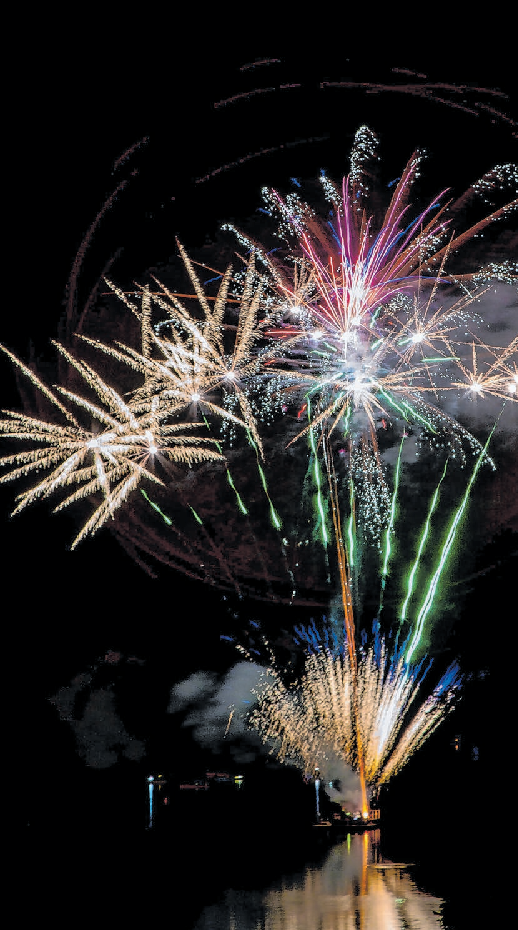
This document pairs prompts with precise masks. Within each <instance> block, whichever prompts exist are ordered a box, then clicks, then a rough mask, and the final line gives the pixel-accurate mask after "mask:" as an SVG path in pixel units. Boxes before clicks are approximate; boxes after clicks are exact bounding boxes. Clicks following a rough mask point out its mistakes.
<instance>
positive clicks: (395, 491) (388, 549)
mask: <svg viewBox="0 0 518 930" xmlns="http://www.w3.org/2000/svg"><path fill="white" fill-rule="evenodd" d="M405 438H406V436H405V434H403V438H402V440H401V444H400V446H399V452H398V457H397V461H396V470H395V475H394V489H393V492H392V501H391V505H390V515H389V520H388V523H387V529H386V531H385V555H384V558H383V567H382V569H381V590H380V604H379V609H378V616H379V614H381V611H382V609H383V594H384V591H385V583H386V579H387V575H388V564H389V559H390V554H391V551H392V545H391V537H392V534H393V532H394V521H395V518H396V500H397V494H398V490H399V475H400V471H401V455H402V452H403V443H404V441H405Z"/></svg>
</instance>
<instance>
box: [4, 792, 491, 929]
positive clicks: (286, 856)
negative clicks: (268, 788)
mask: <svg viewBox="0 0 518 930" xmlns="http://www.w3.org/2000/svg"><path fill="white" fill-rule="evenodd" d="M65 787H66V785H65V784H64V783H63V784H62V785H61V788H62V789H63V790H64V788H65ZM76 788H77V786H76V785H72V786H71V788H70V790H69V792H68V793H67V795H66V801H65V800H63V803H61V804H58V805H56V806H49V805H48V804H45V805H44V809H45V810H46V812H47V814H46V816H45V819H44V820H36V821H35V822H34V823H31V825H30V826H28V827H27V829H26V836H27V842H26V851H25V854H24V857H23V859H22V860H21V862H23V874H24V876H25V878H26V880H27V882H28V883H29V884H28V888H30V894H29V893H28V894H27V896H26V898H25V899H24V900H23V901H22V902H21V905H22V911H23V909H24V908H28V910H27V913H26V916H27V917H28V916H29V914H30V915H31V919H33V918H34V917H38V919H39V918H42V917H44V916H45V915H47V916H48V915H52V920H53V926H54V927H55V928H56V927H61V926H63V927H65V926H67V927H68V926H70V924H71V923H75V922H77V920H78V919H79V918H80V917H81V918H82V919H85V920H86V919H88V920H89V921H90V922H91V921H94V922H96V923H97V924H98V925H108V923H109V925H110V926H120V925H121V924H122V923H127V922H128V921H129V922H130V924H129V925H146V926H147V925H149V924H150V923H153V924H157V923H159V924H160V925H161V926H168V927H171V928H174V930H438V928H441V930H478V928H479V927H480V928H484V930H486V928H490V930H493V928H495V930H499V928H500V927H502V926H506V924H505V922H504V923H503V924H502V923H501V922H499V920H498V919H497V918H496V916H495V914H496V903H495V902H497V901H498V896H499V891H498V888H499V883H498V882H497V881H496V880H495V877H494V875H492V868H491V866H492V864H493V863H495V862H497V861H498V859H497V857H498V851H499V844H498V842H497V841H496V834H495V829H494V827H493V828H489V829H488V828H487V827H484V828H482V827H479V826H477V824H476V823H474V822H473V820H472V819H470V818H467V819H466V820H465V822H464V823H461V822H460V821H457V820H455V821H450V822H447V820H446V819H445V818H444V817H439V816H438V817H436V818H435V819H434V818H432V817H430V818H429V819H428V820H426V821H424V822H423V820H422V816H423V814H421V819H420V817H418V816H415V817H413V818H412V817H409V818H406V820H405V821H404V822H398V821H397V820H396V821H393V822H392V823H390V822H386V823H384V824H382V826H381V828H380V829H376V830H368V831H365V832H363V833H350V834H345V835H343V836H341V837H339V838H336V837H335V838H334V839H333V838H330V837H326V836H324V831H322V832H321V833H319V832H318V830H319V828H316V831H315V830H314V831H313V836H312V837H311V836H310V835H309V834H308V832H307V828H306V827H305V828H304V830H301V833H300V839H299V837H298V836H297V835H296V834H295V832H294V831H295V829H296V821H294V820H293V821H292V820H291V819H290V820H289V821H285V820H284V819H283V809H282V807H279V808H275V807H273V808H272V807H271V806H267V807H264V808H260V809H259V808H257V807H256V806H255V805H253V806H251V805H250V804H248V803H247V806H246V807H245V808H243V811H241V810H240V808H239V806H234V807H232V806H230V808H229V806H228V805H219V804H218V805H216V806H215V807H214V808H211V809H210V816H209V809H208V808H207V811H206V814H205V813H204V812H203V809H202V805H203V802H204V798H203V796H202V797H194V798H192V799H191V803H190V804H189V803H187V799H182V804H181V805H180V806H173V805H172V804H167V805H165V804H164V801H165V798H161V796H160V792H157V795H156V797H155V799H154V800H155V802H156V803H155V806H154V810H153V823H152V826H151V829H149V806H148V799H147V798H146V794H145V788H143V787H141V788H139V790H138V793H137V794H135V793H134V792H131V793H129V794H127V795H126V794H122V795H121V794H119V793H118V792H117V791H115V790H112V791H110V793H109V795H108V794H102V795H99V796H98V797H96V799H95V804H94V803H93V800H92V803H91V804H88V805H87V800H88V798H87V795H86V794H85V793H83V794H81V793H78V792H77V790H76ZM72 789H73V790H72ZM166 790H167V789H164V792H165V791H166ZM208 794H209V795H210V792H209V793H208ZM245 797H246V796H245ZM137 798H140V800H139V802H138V803H136V800H137ZM208 799H209V798H208V797H207V800H208ZM42 800H44V799H43V798H42ZM229 810H230V811H231V814H232V815H231V816H229ZM196 811H198V812H199V813H200V816H198V817H195V816H194V814H195V813H196ZM245 813H246V816H244V815H245ZM100 814H102V816H100ZM279 815H280V816H279ZM308 837H309V839H308ZM64 890H66V894H65V893H64ZM99 921H100V922H101V923H99Z"/></svg>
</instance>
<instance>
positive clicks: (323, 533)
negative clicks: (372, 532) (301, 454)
mask: <svg viewBox="0 0 518 930" xmlns="http://www.w3.org/2000/svg"><path fill="white" fill-rule="evenodd" d="M308 414H309V404H308ZM309 442H310V446H311V451H312V453H313V460H314V468H313V475H314V478H315V484H316V486H317V510H318V514H319V519H320V533H321V536H322V542H323V544H324V546H325V547H326V548H327V543H328V535H327V529H326V516H325V511H324V504H323V501H322V484H321V477H320V466H319V464H318V453H317V448H316V445H315V436H314V431H313V429H310V431H309Z"/></svg>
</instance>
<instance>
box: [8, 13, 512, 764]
mask: <svg viewBox="0 0 518 930" xmlns="http://www.w3.org/2000/svg"><path fill="white" fill-rule="evenodd" d="M33 41H34V46H33V54H30V53H29V50H26V51H25V53H24V55H26V56H27V57H26V58H25V73H26V74H27V73H28V74H29V78H30V80H29V82H28V84H25V85H24V87H25V89H22V88H21V87H20V88H18V90H17V91H16V93H15V94H14V95H13V100H12V104H13V109H12V116H11V127H12V132H11V133H10V145H11V154H12V167H11V168H10V169H9V174H8V175H7V181H8V186H9V187H10V188H12V189H13V190H14V191H15V194H16V201H17V210H16V213H15V215H14V217H13V219H12V222H11V223H10V234H11V244H12V247H13V258H14V262H13V264H14V275H12V278H13V284H14V289H15V294H14V300H13V302H12V303H11V305H10V306H9V307H5V306H4V312H3V314H2V333H1V337H0V338H1V341H2V342H3V343H4V344H6V345H8V346H9V347H10V348H12V349H13V350H14V351H16V352H17V353H18V354H20V355H21V356H23V357H25V358H27V357H28V354H29V351H30V349H29V343H30V342H31V343H32V344H33V348H34V352H35V353H36V356H37V357H39V358H40V359H43V362H45V360H48V359H50V358H51V357H52V354H51V350H50V349H49V347H48V340H49V339H50V338H54V337H55V336H56V335H57V332H58V328H59V326H60V324H61V325H62V323H63V313H64V306H63V301H64V298H65V289H66V285H67V279H68V278H69V275H70V271H71V268H72V264H73V261H74V257H75V255H76V252H77V249H78V248H79V246H80V244H81V241H82V238H83V237H84V235H85V233H86V231H87V230H88V228H89V226H90V224H91V223H92V221H93V220H94V217H95V216H96V214H97V212H98V211H99V210H100V209H101V207H102V204H103V203H104V202H105V200H106V198H107V197H108V196H109V195H110V193H111V192H112V191H113V190H114V189H115V188H116V187H117V185H118V184H119V183H120V182H121V181H123V180H127V182H128V184H127V187H126V188H125V190H124V191H123V192H121V194H120V196H119V197H118V199H117V201H116V202H115V203H114V205H113V207H112V208H111V210H110V211H109V212H107V214H106V215H105V217H104V218H103V219H102V221H101V223H100V225H99V227H98V229H97V231H96V233H95V236H94V237H93V239H92V243H91V246H90V248H89V250H88V253H87V256H86V259H85V261H84V264H83V266H82V268H81V274H80V276H79V279H78V290H77V306H78V307H79V308H80V307H81V306H82V305H83V303H84V301H85V299H86V298H87V295H88V293H89V290H90V288H91V287H92V286H93V284H95V282H96V280H97V277H98V276H99V274H100V273H101V270H102V268H103V265H104V263H105V262H106V261H107V260H108V259H110V258H111V256H113V255H114V254H115V252H116V251H117V250H118V249H123V250H124V251H123V252H122V254H121V256H120V258H119V259H118V260H117V262H116V264H115V265H114V268H113V270H112V275H113V276H114V277H116V278H117V280H118V281H121V282H127V281H131V278H132V275H138V274H141V273H142V272H143V271H144V270H145V269H146V268H148V267H149V266H150V265H158V264H161V263H164V262H166V261H167V259H168V257H169V256H170V255H172V254H174V251H175V248H174V237H175V236H179V238H180V239H181V240H182V241H183V242H184V243H185V244H186V246H188V247H189V246H190V247H192V248H198V247H199V246H202V245H203V244H204V243H205V242H207V241H210V240H211V239H214V238H215V234H216V231H217V229H218V227H219V225H220V224H221V222H224V221H226V220H229V219H236V220H239V218H244V217H245V218H246V217H247V216H249V215H250V214H252V213H253V211H254V210H255V209H256V207H257V205H258V204H259V192H260V187H261V186H262V185H263V184H274V183H276V184H279V185H280V186H282V185H283V184H284V185H285V189H287V185H288V179H289V178H290V177H292V176H295V177H313V176H315V175H316V174H317V173H318V171H319V169H320V168H322V167H324V168H326V169H327V170H328V171H329V173H330V174H331V175H332V176H333V175H334V176H335V177H336V176H338V177H339V176H340V174H341V173H342V172H344V173H345V171H346V170H347V156H348V152H349V150H350V147H351V142H352V138H353V134H354V132H355V131H356V129H357V128H358V126H359V125H360V124H362V123H367V124H368V125H370V126H371V127H372V128H373V129H375V130H376V132H377V133H378V134H379V135H380V137H381V140H382V148H381V151H382V158H383V159H384V160H385V161H386V166H387V167H386V170H387V176H388V175H389V174H390V175H391V177H392V176H393V177H396V176H397V172H398V171H400V169H401V167H402V165H403V164H404V163H405V161H406V159H407V158H408V157H409V155H410V154H411V152H412V150H413V149H414V148H415V147H425V148H426V149H427V150H428V151H429V159H428V161H427V162H426V163H425V168H424V171H423V190H424V191H425V193H429V194H430V195H431V196H432V195H434V194H435V193H436V192H437V190H439V189H442V188H443V187H446V186H452V187H454V188H455V190H456V191H457V192H459V193H460V192H461V190H463V189H464V188H465V187H467V186H468V184H469V183H470V182H471V181H473V180H475V178H477V177H479V176H480V175H481V174H482V173H483V172H484V171H485V170H487V169H488V168H490V167H491V166H492V165H493V164H495V163H497V162H502V161H509V160H511V159H513V158H515V155H513V152H514V151H515V149H516V124H514V126H513V123H512V120H513V119H514V120H516V119H518V112H517V107H516V96H514V99H513V97H509V96H507V97H506V96H498V95H490V94H488V93H486V92H485V91H484V90H477V89H476V88H479V89H483V88H492V89H497V90H499V91H500V92H501V93H502V94H506V95H509V94H511V92H512V90H513V85H512V82H511V81H510V79H509V76H508V73H507V69H506V66H505V63H504V62H502V60H501V58H499V56H498V55H497V54H494V55H493V54H491V53H487V54H486V55H485V56H483V57H482V56H479V55H478V54H476V50H475V49H474V51H473V55H472V56H471V58H469V56H468V60H465V61H464V62H463V64H462V66H461V65H460V64H458V63H456V62H455V61H454V60H453V59H452V58H450V57H448V58H447V59H443V60H442V61H441V62H440V61H439V60H438V59H437V58H436V57H435V55H432V54H430V55H427V54H425V53H422V54H421V55H420V54H419V51H418V50H415V49H414V50H409V49H405V50H404V52H403V51H398V52H397V53H396V52H394V54H393V55H386V56H385V58H384V59H382V60H380V59H376V61H375V62H373V61H372V59H369V60H368V61H367V60H365V58H363V57H362V56H361V55H360V54H358V51H357V49H356V50H354V51H353V49H351V51H350V52H348V51H347V49H345V50H344V52H343V55H342V56H337V55H336V54H334V55H333V57H332V58H330V57H329V56H327V55H325V54H324V53H322V54H318V53H316V54H315V53H313V54H312V55H311V56H306V55H304V54H302V53H300V54H298V55H297V54H296V53H289V54H286V53H285V51H284V50H283V49H279V48H276V47H275V42H274V41H272V40H271V39H270V40H269V41H268V42H267V43H266V44H265V46H264V49H259V50H257V49H256V50H255V51H254V53H253V54H246V53H245V52H244V51H241V50H240V48H236V47H232V48H228V49H227V48H225V50H224V54H223V53H222V50H221V46H219V45H217V46H216V47H214V48H213V50H212V51H211V52H209V53H203V54H202V52H201V51H200V52H198V51H197V46H196V43H195V42H193V43H192V46H191V45H190V49H189V54H187V53H186V52H184V53H183V54H181V53H180V55H179V54H178V49H176V55H175V54H174V50H173V49H171V50H168V49H167V46H166V45H165V44H162V42H159V41H158V40H157V42H158V44H157V45H155V46H153V45H152V44H146V43H144V45H145V47H146V51H144V52H142V47H141V46H140V45H139V44H138V43H137V42H134V43H133V42H130V43H124V42H123V43H122V44H118V45H117V48H116V50H114V47H113V45H112V44H111V43H110V42H109V41H107V39H106V36H103V34H102V31H101V30H100V31H99V34H98V35H97V34H96V35H95V36H92V43H91V46H90V47H89V50H88V51H87V52H85V51H81V50H79V49H77V48H76V47H75V44H74V42H72V41H71V42H69V43H65V47H64V48H63V49H60V54H59V55H55V54H54V52H55V51H56V49H55V47H54V44H53V43H51V44H50V45H47V46H46V47H45V45H44V44H43V45H42V46H41V47H39V45H38V43H37V41H36V40H35V39H34V40H33ZM176 42H178V39H177V40H176ZM229 45H230V43H229ZM31 47H32V46H31ZM276 59H279V61H276ZM254 61H257V63H256V64H255V65H254V66H252V63H253V62H254ZM261 61H269V63H263V64H260V63H259V62H261ZM407 72H413V73H407ZM416 73H417V74H418V76H416ZM423 75H426V78H425V77H424V76H423ZM332 82H342V83H343V82H349V83H355V84H359V85H361V86H359V87H354V88H353V87H348V88H346V87H344V86H341V87H337V86H336V87H330V86H329V84H330V83H332ZM406 82H408V86H407V90H406V92H404V91H403V85H404V84H405V83H406ZM427 82H428V83H433V84H435V85H439V84H440V85H442V86H436V87H435V89H431V90H430V91H429V96H428V97H427V98H425V97H423V95H422V92H421V91H420V92H419V93H418V92H416V90H415V87H416V85H418V86H420V87H421V89H422V85H423V84H424V83H427ZM455 84H456V85H457V86H458V85H460V84H465V85H466V87H465V91H464V93H462V94H460V93H455V92H454V91H453V90H452V89H451V85H455ZM290 85H301V86H299V87H295V86H290ZM368 85H370V86H368ZM390 85H395V86H394V88H393V89H390ZM410 85H413V86H414V92H412V93H411V92H410ZM258 91H260V92H258ZM239 95H246V96H239ZM232 98H234V99H232ZM225 100H226V101H228V102H227V103H225V104H223V103H222V102H221V101H225ZM452 104H456V106H453V105H452ZM488 106H491V107H494V108H495V110H498V111H499V112H500V113H501V114H502V115H497V114H491V113H490V112H489V111H488V109H487V107H488ZM463 107H464V108H466V109H462V108H463ZM467 110H468V111H470V112H467ZM513 134H514V135H513ZM145 137H146V138H148V141H147V142H146V143H145V144H142V145H141V146H140V147H139V148H138V149H137V150H136V151H135V152H133V154H130V155H129V156H128V157H127V159H125V160H124V161H123V162H122V163H121V164H119V166H118V167H117V168H115V169H114V167H113V166H114V163H115V162H116V161H117V159H119V158H120V156H121V155H122V154H123V153H124V152H125V151H127V150H129V149H131V147H132V146H134V145H135V144H136V143H138V142H139V141H140V140H142V139H143V138H145ZM266 150H268V151H266ZM225 166H228V167H226V168H225ZM136 170H138V174H134V173H133V172H134V171H136ZM392 172H393V174H392ZM1 378H2V385H3V392H4V396H7V400H3V403H2V406H4V407H5V406H14V405H16V403H17V400H16V397H17V394H16V389H15V386H14V379H13V378H12V376H11V372H10V369H9V366H8V365H7V364H6V363H5V362H4V361H2V362H1ZM14 490H15V489H14V487H10V486H8V487H7V488H5V489H2V493H1V495H0V504H1V519H2V520H3V523H4V530H3V542H4V546H3V551H4V564H3V570H4V591H5V592H9V593H7V597H6V600H7V603H8V604H9V605H10V606H9V607H8V612H7V617H8V623H7V624H6V625H5V626H6V628H7V629H8V655H9V657H10V659H11V660H12V662H13V664H16V667H17V669H18V680H17V685H16V687H17V693H18V694H21V695H22V697H21V699H20V701H19V705H20V706H21V707H22V708H25V709H26V712H24V713H23V714H22V718H23V719H22V722H21V723H20V725H19V727H18V730H19V734H20V736H22V738H23V737H24V735H25V733H27V734H30V732H31V727H33V725H34V720H36V721H39V720H40V719H41V720H42V721H43V720H45V721H46V722H49V721H50V720H51V717H50V716H49V714H48V713H47V711H45V712H43V711H42V706H43V703H42V702H45V700H46V698H48V697H49V696H51V695H52V694H55V693H56V691H57V689H58V688H59V687H63V686H65V685H67V684H68V683H69V681H70V680H71V678H72V677H73V676H74V675H75V674H77V673H79V672H81V671H84V670H85V669H86V668H87V667H89V666H91V665H92V664H93V663H95V662H96V660H97V658H98V657H99V656H102V655H104V654H105V653H106V652H107V651H108V650H109V649H114V650H121V651H122V652H123V654H124V655H125V656H131V655H134V656H136V657H138V658H142V659H144V660H145V661H146V662H147V663H148V669H149V667H150V664H152V665H153V668H154V669H158V677H159V678H160V682H161V683H160V685H159V686H157V688H158V691H160V689H162V691H161V692H160V693H162V692H163V694H166V693H167V689H168V687H169V686H170V684H171V683H172V682H173V681H174V680H178V679H179V678H180V677H182V676H185V675H187V674H190V673H191V672H192V671H194V670H196V669H197V668H199V667H209V666H210V662H211V661H212V662H213V663H215V664H216V665H217V664H218V663H219V664H220V665H221V667H223V666H224V665H225V664H228V663H229V659H228V654H224V652H223V647H222V646H221V644H220V639H219V635H220V633H221V632H224V631H225V629H227V628H228V624H229V623H230V625H231V621H230V620H229V613H228V610H227V605H226V604H225V602H223V601H222V600H221V596H220V595H218V594H217V593H215V592H212V591H207V590H206V589H202V588H200V587H199V586H197V585H195V584H189V583H188V582H187V581H186V580H185V579H184V578H183V577H181V576H179V575H177V574H175V573H174V572H168V571H167V570H166V569H163V570H162V571H161V573H160V578H159V579H158V580H151V579H148V578H147V577H146V576H145V575H144V574H143V573H142V572H141V571H140V570H139V569H138V568H137V567H136V566H134V565H133V564H132V563H131V561H130V560H129V559H128V557H127V556H126V555H125V554H124V553H123V552H122V551H121V550H120V548H119V547H118V545H117V544H116V542H115V541H114V540H113V538H112V537H111V536H110V534H109V533H108V532H107V531H106V530H104V531H103V532H102V534H100V535H99V538H98V539H94V540H87V541H86V542H84V543H83V544H82V545H81V546H80V547H79V549H78V550H77V551H75V552H73V553H71V552H69V551H68V550H67V544H68V543H69V541H70V540H71V539H72V538H73V535H74V530H75V526H76V522H75V519H74V515H73V514H72V513H71V514H70V515H68V514H65V515H59V516H50V515H49V514H48V508H47V506H46V505H45V504H43V505H40V506H38V507H37V508H34V511H33V513H25V514H22V515H20V516H18V517H17V518H15V519H14V520H12V521H10V520H9V517H8V514H9V510H10V507H11V505H12V504H11V502H12V500H13V497H14ZM10 592H12V594H11V593H10ZM4 600H5V599H4ZM241 609H242V611H243V617H244V622H245V621H246V614H247V609H246V607H244V608H243V607H242V608H241ZM255 610H256V608H255V607H253V608H252V611H255ZM243 625H244V623H243ZM11 641H12V642H11ZM230 661H232V660H230ZM153 663H154V664H153ZM135 667H137V666H135ZM138 668H143V667H142V666H138ZM131 674H132V675H134V677H135V675H137V673H136V672H135V671H134V670H133V671H132V672H131ZM147 674H148V673H147V672H146V671H145V670H144V671H143V672H142V676H143V677H142V679H141V680H140V684H138V685H136V686H135V687H137V688H140V689H141V694H144V692H145V691H146V688H149V687H150V683H149V680H148V677H146V676H147ZM160 676H161V677H160ZM137 677H138V675H137ZM45 706H47V705H45ZM36 707H37V710H35V708H36ZM49 713H54V711H50V712H49ZM151 713H152V711H151V710H149V714H150V715H151ZM38 725H39V724H38ZM45 725H46V724H45ZM49 725H50V723H49ZM52 726H53V727H54V729H53V734H54V738H56V739H59V737H57V736H56V734H57V733H58V729H56V728H57V727H58V726H63V727H64V726H65V725H64V724H57V723H56V721H55V720H54V722H53V723H52ZM31 741H32V737H29V740H28V743H29V746H31V745H32V742H31ZM26 742H27V741H26ZM67 751H68V750H67ZM29 755H30V752H29Z"/></svg>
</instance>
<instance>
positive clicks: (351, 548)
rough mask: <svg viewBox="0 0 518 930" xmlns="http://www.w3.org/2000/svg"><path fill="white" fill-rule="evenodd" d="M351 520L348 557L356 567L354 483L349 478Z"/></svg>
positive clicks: (348, 535) (348, 530) (348, 526)
mask: <svg viewBox="0 0 518 930" xmlns="http://www.w3.org/2000/svg"><path fill="white" fill-rule="evenodd" d="M349 509H350V514H349V520H348V521H347V539H348V541H349V551H348V554H347V555H348V559H349V565H350V567H351V569H352V568H354V560H355V558H356V553H355V551H354V484H353V480H352V478H350V479H349Z"/></svg>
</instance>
